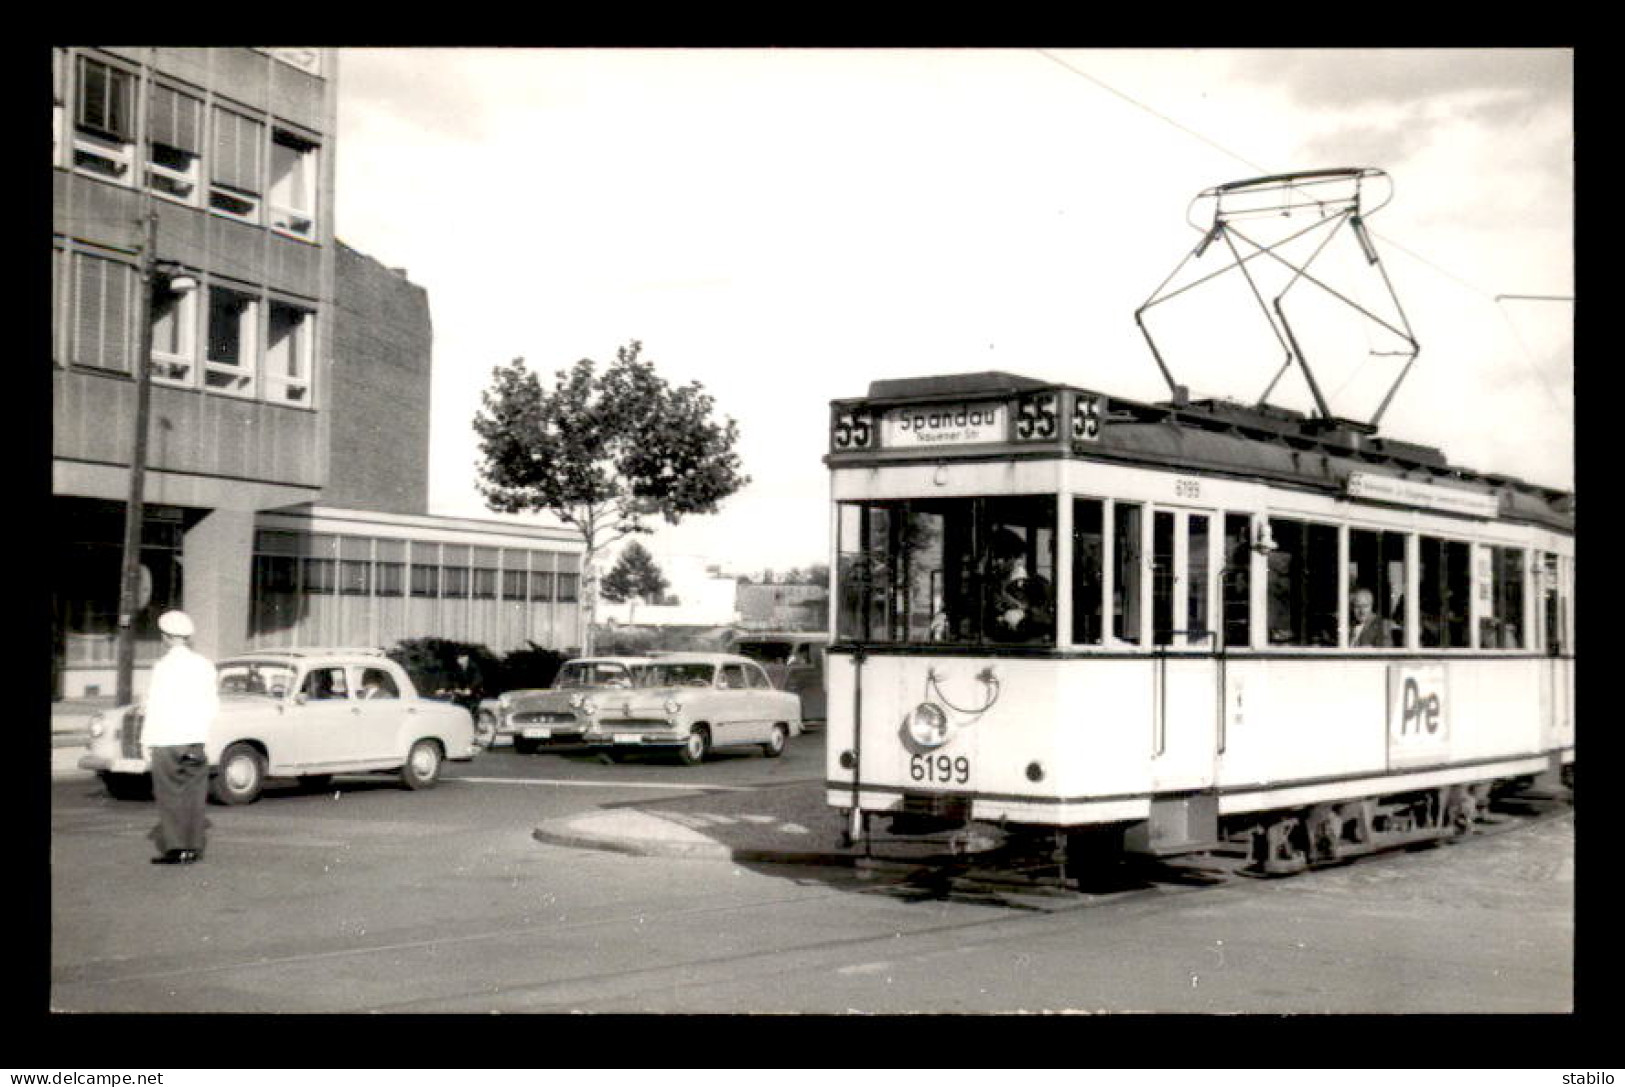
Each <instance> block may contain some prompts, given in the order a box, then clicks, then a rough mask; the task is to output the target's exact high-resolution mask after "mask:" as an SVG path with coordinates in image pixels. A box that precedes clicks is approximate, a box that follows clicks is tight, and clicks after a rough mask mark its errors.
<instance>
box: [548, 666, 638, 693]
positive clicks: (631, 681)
mask: <svg viewBox="0 0 1625 1087" xmlns="http://www.w3.org/2000/svg"><path fill="white" fill-rule="evenodd" d="M553 685H554V686H555V687H558V688H561V689H563V690H582V689H583V688H598V687H635V686H637V671H636V670H635V669H632V668H628V667H627V666H626V665H624V664H622V663H620V662H619V661H571V662H569V663H568V664H566V665H565V666H564V667H563V668H560V669H559V676H558V679H557V680H555V681H554V684H553Z"/></svg>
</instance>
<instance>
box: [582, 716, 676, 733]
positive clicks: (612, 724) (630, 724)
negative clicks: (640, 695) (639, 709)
mask: <svg viewBox="0 0 1625 1087" xmlns="http://www.w3.org/2000/svg"><path fill="white" fill-rule="evenodd" d="M598 728H599V731H601V732H653V731H660V732H665V731H667V730H668V729H670V728H671V722H669V721H667V720H665V719H664V718H658V717H656V718H644V717H610V718H603V719H600V720H599V722H598Z"/></svg>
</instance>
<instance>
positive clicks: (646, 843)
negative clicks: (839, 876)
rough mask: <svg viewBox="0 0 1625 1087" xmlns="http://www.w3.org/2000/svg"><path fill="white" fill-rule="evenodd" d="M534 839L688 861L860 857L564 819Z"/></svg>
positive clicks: (843, 861)
mask: <svg viewBox="0 0 1625 1087" xmlns="http://www.w3.org/2000/svg"><path fill="white" fill-rule="evenodd" d="M530 836H531V837H532V838H534V839H536V840H537V841H538V842H543V843H546V844H549V845H562V846H568V847H570V848H573V849H601V850H605V851H608V852H611V853H625V854H629V855H631V856H637V857H681V858H687V859H690V860H693V859H699V860H718V861H736V862H741V863H756V864H821V865H831V866H840V867H847V868H850V867H852V866H854V865H856V864H857V863H858V861H859V860H860V859H861V858H860V857H859V856H858V855H857V854H855V853H835V852H829V851H823V850H819V851H812V852H807V851H795V850H787V849H753V848H732V847H730V846H726V845H724V844H722V843H721V842H713V841H703V842H681V841H671V840H669V839H662V838H632V837H628V836H610V835H603V834H592V833H590V832H584V831H578V830H575V829H574V828H573V827H571V825H570V822H569V821H568V820H562V821H560V822H557V823H553V824H548V823H543V824H542V825H541V826H539V827H537V828H535V829H534V830H532V831H531V832H530Z"/></svg>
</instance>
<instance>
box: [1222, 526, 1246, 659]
mask: <svg viewBox="0 0 1625 1087" xmlns="http://www.w3.org/2000/svg"><path fill="white" fill-rule="evenodd" d="M1252 520H1253V519H1252V517H1250V516H1249V515H1248V514H1245V513H1229V514H1226V515H1225V518H1224V571H1223V574H1222V576H1221V581H1222V582H1223V591H1224V644H1225V645H1231V646H1247V645H1251V644H1252V638H1251V635H1250V632H1249V629H1248V628H1249V626H1250V623H1251V618H1252V546H1251V544H1252Z"/></svg>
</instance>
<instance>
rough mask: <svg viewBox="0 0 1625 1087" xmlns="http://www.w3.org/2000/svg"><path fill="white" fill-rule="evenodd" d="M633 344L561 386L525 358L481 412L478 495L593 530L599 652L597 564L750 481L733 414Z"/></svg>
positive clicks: (495, 379)
mask: <svg viewBox="0 0 1625 1087" xmlns="http://www.w3.org/2000/svg"><path fill="white" fill-rule="evenodd" d="M642 349H643V345H642V344H641V343H639V342H638V341H637V340H633V341H632V342H631V343H630V344H628V345H627V346H626V347H621V348H617V349H616V352H615V361H614V362H613V363H612V364H610V365H609V366H608V367H606V368H605V369H604V370H603V371H602V372H600V371H599V368H598V364H597V363H595V362H593V361H592V360H591V359H582V360H581V361H580V362H577V363H576V364H575V365H574V366H573V367H571V368H570V369H568V370H560V371H559V372H558V373H557V374H555V375H554V382H553V388H552V390H551V391H549V390H547V389H544V388H543V386H542V382H541V379H540V378H539V377H538V376H537V375H536V374H534V373H532V372H531V371H530V370H529V368H527V367H526V366H525V360H524V359H515V360H514V361H513V362H512V363H510V364H509V365H507V366H498V367H496V368H495V369H494V370H493V371H492V375H491V384H490V386H489V387H488V388H487V389H486V390H485V392H484V393H483V394H482V396H481V403H482V405H483V406H482V408H481V410H480V411H479V412H478V413H477V414H476V415H475V416H474V431H475V433H476V434H478V435H479V439H480V458H481V459H480V463H479V480H478V482H479V490H480V493H481V495H482V496H483V497H484V498H485V503H486V505H487V506H489V507H490V508H491V509H493V510H496V511H498V512H501V513H520V512H542V511H546V512H549V513H552V514H553V515H554V516H556V517H558V518H559V519H560V520H561V521H563V522H565V523H566V524H570V525H574V526H575V527H576V528H577V529H578V530H579V531H580V532H581V534H582V539H583V542H584V543H585V545H586V554H585V555H584V556H583V558H582V586H581V599H582V606H583V608H584V609H585V611H586V617H585V618H586V622H585V624H584V626H585V631H584V634H583V638H582V642H583V646H582V647H583V650H584V651H585V652H589V653H590V652H591V651H592V605H593V601H594V599H595V597H596V595H597V586H596V577H595V574H596V570H595V566H594V562H595V560H596V558H597V556H598V555H599V553H600V552H602V551H603V549H604V548H606V547H608V546H609V545H610V544H613V543H615V542H617V541H619V540H621V539H623V538H625V537H627V536H630V535H634V534H637V533H648V532H652V531H654V530H653V529H652V528H650V527H649V526H648V525H647V524H646V523H645V521H646V519H647V518H650V517H653V516H655V515H659V516H660V517H662V518H664V519H665V521H666V522H667V523H668V524H674V525H675V524H677V523H678V522H679V521H680V520H682V518H683V517H685V516H688V515H690V514H703V513H715V512H716V510H717V506H718V505H719V504H720V503H721V502H722V500H723V499H725V498H727V497H728V496H729V495H731V494H733V493H735V492H736V491H738V490H739V489H740V488H741V487H743V486H744V485H745V484H746V483H749V482H750V477H749V476H746V475H744V474H742V473H741V472H740V470H739V469H740V462H739V457H738V455H737V454H736V453H735V452H734V443H735V442H736V441H737V439H738V426H737V425H736V424H735V423H734V421H733V420H732V419H723V420H722V421H721V422H720V423H719V422H717V421H715V420H714V419H713V418H712V407H713V401H712V399H711V397H710V395H709V394H707V393H706V392H705V389H704V387H703V386H702V385H700V383H699V382H697V381H696V382H690V383H689V384H687V385H684V386H682V387H680V388H673V387H672V386H670V385H669V384H667V382H666V381H665V380H664V379H663V378H661V377H660V375H658V374H656V373H655V370H654V366H653V364H651V363H649V362H646V361H644V360H643V359H641V358H639V354H640V352H641V351H642Z"/></svg>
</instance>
